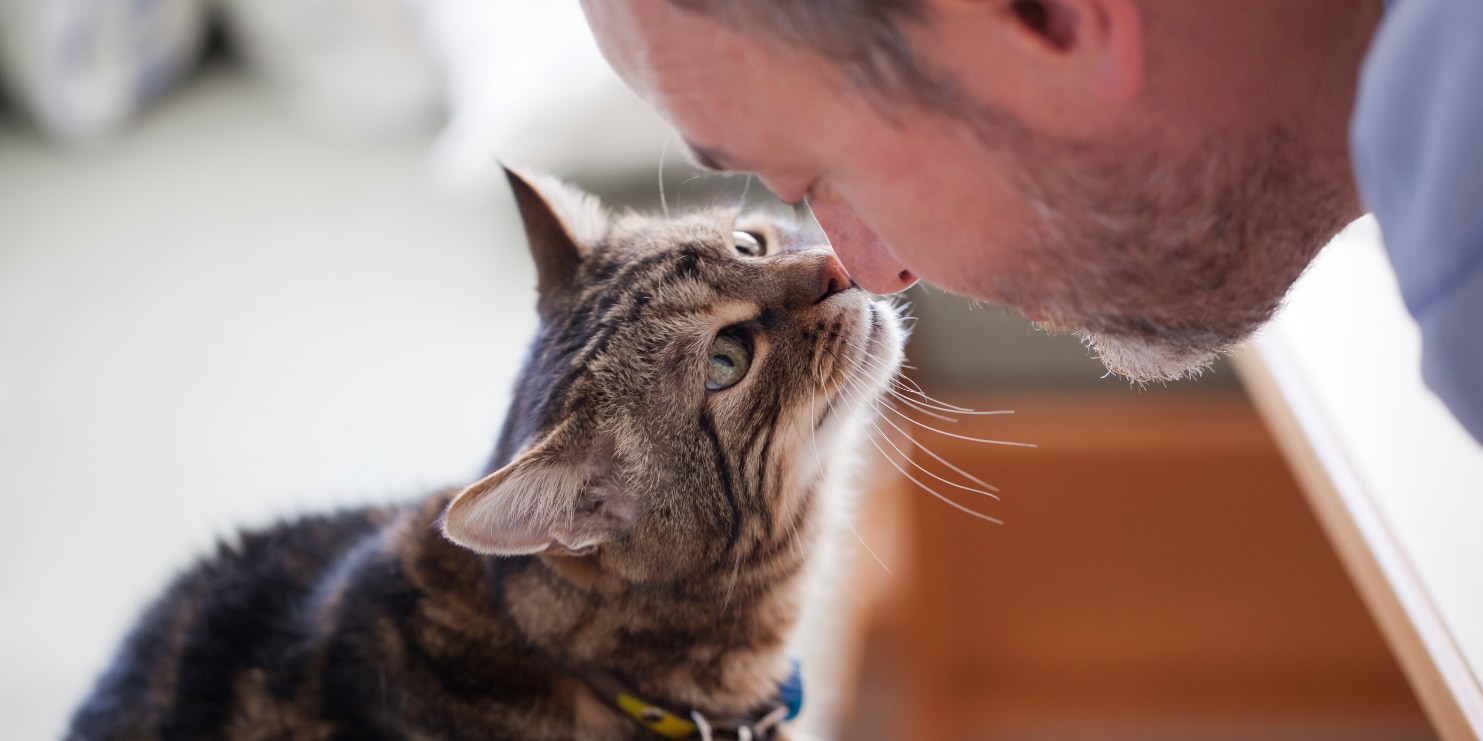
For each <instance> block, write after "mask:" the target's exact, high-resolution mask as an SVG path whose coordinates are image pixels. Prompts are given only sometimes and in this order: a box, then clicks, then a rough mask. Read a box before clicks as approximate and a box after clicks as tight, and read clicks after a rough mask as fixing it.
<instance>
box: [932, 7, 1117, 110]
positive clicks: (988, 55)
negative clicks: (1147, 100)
mask: <svg viewBox="0 0 1483 741" xmlns="http://www.w3.org/2000/svg"><path fill="white" fill-rule="evenodd" d="M928 1H929V3H930V5H931V8H932V12H931V14H930V15H929V18H930V22H931V23H932V24H933V25H938V26H939V28H941V29H953V30H951V31H940V32H939V33H946V34H947V38H950V39H951V41H949V43H948V44H947V45H946V47H945V48H947V49H948V50H949V54H950V55H953V56H957V57H963V56H967V57H969V58H967V59H954V58H952V56H950V57H949V58H945V59H942V60H939V63H940V64H945V65H946V67H945V68H946V69H951V70H954V71H955V72H956V74H958V75H959V76H962V75H968V74H985V73H991V72H992V71H993V70H988V71H987V72H986V71H985V70H984V69H983V67H984V65H985V64H987V65H989V66H993V65H1014V67H1013V69H1015V70H1017V71H1020V72H1021V75H1020V76H1022V77H1024V78H1025V79H1026V80H1031V81H1034V84H1035V85H1036V86H1037V87H1038V88H1041V89H1044V90H1050V91H1054V90H1062V89H1064V90H1066V91H1068V92H1069V93H1070V94H1074V95H1077V96H1085V95H1086V93H1087V92H1090V93H1091V94H1092V95H1094V96H1096V97H1098V98H1104V99H1114V100H1116V99H1127V98H1131V97H1134V96H1136V95H1137V94H1138V93H1139V92H1140V91H1141V90H1142V89H1143V46H1144V42H1145V39H1144V33H1143V31H1144V29H1143V15H1142V11H1141V8H1140V7H1139V4H1138V0H928ZM1006 69H1009V68H1008V67H1006ZM1010 77H1011V78H1013V77H1015V75H1010ZM1026 84H1029V83H1026Z"/></svg>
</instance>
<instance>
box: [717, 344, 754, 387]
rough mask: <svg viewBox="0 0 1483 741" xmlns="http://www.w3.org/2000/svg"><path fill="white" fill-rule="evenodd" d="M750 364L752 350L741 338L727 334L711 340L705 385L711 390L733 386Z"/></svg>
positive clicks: (744, 373) (745, 372)
mask: <svg viewBox="0 0 1483 741" xmlns="http://www.w3.org/2000/svg"><path fill="white" fill-rule="evenodd" d="M751 366H752V351H751V350H750V349H748V348H747V346H746V344H745V343H743V342H742V341H741V340H739V339H737V338H735V337H733V336H731V335H727V334H723V335H719V336H717V337H716V339H715V340H714V341H712V342H711V361H710V366H709V370H708V371H707V372H706V377H705V387H706V388H708V389H710V390H712V391H720V390H721V389H724V388H730V387H732V386H735V385H736V384H737V382H738V381H740V380H742V377H743V376H745V375H747V369H748V368H750V367H751Z"/></svg>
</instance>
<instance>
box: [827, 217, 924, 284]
mask: <svg viewBox="0 0 1483 741" xmlns="http://www.w3.org/2000/svg"><path fill="white" fill-rule="evenodd" d="M809 208H810V210H812V211H813V213H814V218H815V219H817V220H818V221H819V226H820V227H822V228H823V229H824V233H825V234H826V235H828V236H829V243H830V244H831V245H833V246H834V252H835V254H837V255H839V259H840V261H841V262H843V263H844V265H845V267H847V268H848V269H849V275H850V277H851V278H853V279H854V281H855V283H857V284H859V285H860V286H861V287H863V288H864V289H865V290H867V291H870V292H871V293H882V294H884V293H897V292H899V291H904V290H906V289H907V288H910V287H911V286H912V284H913V283H916V282H917V279H916V276H914V275H912V273H911V271H910V270H907V269H906V266H904V265H902V264H900V263H898V262H896V258H895V256H894V255H892V254H891V250H890V249H889V248H888V247H886V244H885V242H883V241H881V238H880V237H878V236H876V234H875V232H873V231H871V230H870V227H868V226H866V225H865V224H864V222H862V221H860V218H859V217H858V216H856V215H855V212H854V210H853V209H851V208H850V207H849V205H848V204H844V203H828V204H824V203H820V204H817V205H815V204H810V205H809Z"/></svg>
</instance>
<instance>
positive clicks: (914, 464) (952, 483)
mask: <svg viewBox="0 0 1483 741" xmlns="http://www.w3.org/2000/svg"><path fill="white" fill-rule="evenodd" d="M871 424H872V425H874V424H875V423H874V422H871ZM876 429H877V430H879V429H880V427H876ZM881 439H883V440H885V441H886V444H887V445H889V446H891V448H892V449H894V450H895V451H896V452H898V453H900V454H901V456H902V458H904V459H905V460H906V462H907V463H910V464H911V465H912V467H913V468H915V469H917V470H918V471H921V472H922V473H925V474H927V475H928V476H931V477H932V478H934V479H937V480H938V481H941V482H942V483H944V484H947V485H948V486H951V487H955V488H958V489H962V490H963V491H967V492H972V493H974V494H981V495H983V496H986V497H989V498H990V499H998V498H999V495H998V494H995V493H994V492H992V491H985V490H983V489H975V488H974V487H971V486H965V485H963V484H960V483H957V482H956V481H949V480H948V479H945V478H943V477H942V476H939V475H937V474H935V473H933V472H932V471H929V470H927V468H926V467H925V466H923V465H922V464H920V463H917V462H916V460H915V459H913V458H912V457H911V454H910V453H907V452H906V451H904V450H902V449H901V448H899V447H897V446H896V443H893V442H891V438H890V436H889V435H886V434H885V433H884V431H882V433H881ZM918 447H920V446H918ZM985 486H988V485H987V484H985ZM995 491H997V489H996V490H995Z"/></svg>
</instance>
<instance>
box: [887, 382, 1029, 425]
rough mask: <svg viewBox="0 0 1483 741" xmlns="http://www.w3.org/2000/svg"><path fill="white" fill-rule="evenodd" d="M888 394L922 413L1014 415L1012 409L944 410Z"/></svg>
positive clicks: (898, 395)
mask: <svg viewBox="0 0 1483 741" xmlns="http://www.w3.org/2000/svg"><path fill="white" fill-rule="evenodd" d="M890 393H891V396H892V397H893V398H895V399H896V400H898V401H901V402H904V403H906V404H909V405H911V407H912V408H913V409H919V410H922V411H927V410H929V409H930V410H934V411H942V412H951V413H953V414H967V415H974V416H986V415H991V414H1014V410H1013V409H992V410H978V409H946V408H943V407H939V406H933V405H931V404H927V403H925V402H921V401H917V400H915V399H912V398H910V397H908V396H905V395H903V394H900V393H897V392H896V391H895V390H892V391H891V392H890ZM954 421H957V420H954Z"/></svg>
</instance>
